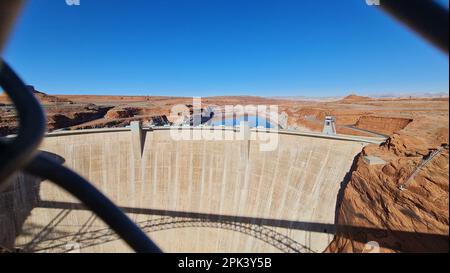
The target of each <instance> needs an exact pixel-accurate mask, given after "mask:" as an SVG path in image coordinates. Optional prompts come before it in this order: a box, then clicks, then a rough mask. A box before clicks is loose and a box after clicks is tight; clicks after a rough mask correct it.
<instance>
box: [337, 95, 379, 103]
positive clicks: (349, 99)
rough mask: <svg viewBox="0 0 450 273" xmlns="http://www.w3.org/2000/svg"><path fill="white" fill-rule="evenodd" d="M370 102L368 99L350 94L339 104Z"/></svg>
mask: <svg viewBox="0 0 450 273" xmlns="http://www.w3.org/2000/svg"><path fill="white" fill-rule="evenodd" d="M366 100H372V99H371V98H370V97H364V96H358V95H356V94H350V95H348V96H346V97H344V98H343V99H342V100H341V102H355V101H366Z"/></svg>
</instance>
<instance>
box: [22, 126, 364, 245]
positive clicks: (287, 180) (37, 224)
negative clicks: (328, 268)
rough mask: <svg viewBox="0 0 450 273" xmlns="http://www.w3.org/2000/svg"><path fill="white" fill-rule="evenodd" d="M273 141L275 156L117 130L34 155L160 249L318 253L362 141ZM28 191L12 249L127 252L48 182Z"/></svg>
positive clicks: (256, 143)
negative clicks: (62, 169) (29, 203)
mask: <svg viewBox="0 0 450 273" xmlns="http://www.w3.org/2000/svg"><path fill="white" fill-rule="evenodd" d="M233 134H237V133H233ZM251 134H252V137H253V134H255V132H252V133H251ZM263 134H270V133H263ZM278 137H279V139H278V146H277V148H276V149H275V150H273V151H260V148H259V147H260V144H261V143H260V142H261V141H260V140H258V139H255V140H223V141H214V140H210V141H208V140H184V141H175V140H173V139H172V138H171V136H170V133H169V131H168V130H153V131H151V130H149V131H143V132H142V135H141V136H140V137H136V134H135V133H133V132H132V131H129V130H121V131H111V132H109V131H105V132H96V133H74V134H72V133H67V134H55V135H53V136H48V137H46V138H45V139H44V141H43V143H42V145H41V148H40V149H41V150H44V151H48V152H50V153H53V154H55V156H57V157H59V158H60V159H61V161H64V164H65V165H67V166H69V167H70V168H72V169H74V170H76V171H77V172H78V173H80V174H81V175H83V176H84V177H86V178H88V179H89V180H90V181H91V182H92V183H93V184H94V185H95V186H96V187H97V188H99V189H100V190H101V191H102V192H103V193H105V194H106V195H107V196H108V197H110V198H111V199H112V200H113V201H114V202H115V203H116V204H117V205H118V206H120V207H121V208H122V209H123V210H124V211H125V212H126V213H127V214H128V215H129V216H130V217H131V219H133V220H134V221H135V222H136V223H138V225H139V226H140V227H141V228H143V229H144V230H145V231H146V232H147V233H148V235H149V236H150V237H151V238H152V239H153V240H154V241H155V242H156V243H157V244H158V245H159V246H160V247H161V248H162V249H163V251H166V252H184V251H189V252H320V251H323V250H324V249H325V248H326V246H327V245H328V244H329V242H330V241H331V240H332V238H333V231H332V230H330V228H329V227H330V226H332V225H333V224H334V220H335V207H336V199H337V195H338V192H339V189H340V186H341V182H342V181H343V179H344V177H345V175H346V173H347V172H348V171H349V170H350V167H351V165H352V162H353V159H354V157H355V156H356V155H357V154H358V153H359V152H360V151H361V149H362V147H363V146H364V145H365V144H364V143H363V142H358V141H345V140H340V139H333V138H320V137H311V136H302V135H290V134H281V133H280V134H278ZM22 180H23V179H22ZM22 182H23V181H22ZM25 182H26V181H25ZM29 185H33V187H35V188H36V189H37V190H36V192H37V193H38V196H36V197H35V199H36V200H37V201H36V202H34V201H33V202H34V203H33V207H32V208H30V211H29V213H28V214H29V215H28V216H27V217H26V220H24V223H23V225H22V227H21V228H20V232H18V233H20V234H19V235H17V234H16V235H17V238H16V240H15V244H16V247H18V248H19V249H20V250H21V251H32V252H68V251H73V252H78V251H79V252H127V251H130V249H129V247H128V246H127V245H126V244H125V243H124V242H123V241H121V240H120V239H119V238H118V237H117V236H116V235H115V234H114V232H112V231H111V230H110V229H108V227H107V226H105V224H104V223H103V222H102V221H101V220H100V219H98V218H97V217H96V216H95V215H94V214H93V213H92V212H90V211H89V210H87V209H85V208H84V206H83V205H81V204H80V202H79V201H78V200H76V199H75V198H73V197H72V196H70V194H68V193H66V192H65V191H63V190H61V189H59V188H58V187H57V186H55V185H54V184H52V183H50V182H48V181H41V182H36V181H34V182H33V183H32V184H31V183H30V184H29ZM17 188H18V189H20V187H17ZM18 194H19V196H20V192H19V193H18ZM31 199H32V200H34V199H33V198H31ZM327 229H328V230H327ZM18 230H19V229H18Z"/></svg>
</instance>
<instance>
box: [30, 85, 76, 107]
mask: <svg viewBox="0 0 450 273" xmlns="http://www.w3.org/2000/svg"><path fill="white" fill-rule="evenodd" d="M27 88H28V90H30V91H31V92H32V93H33V94H34V95H35V96H36V98H37V99H38V100H39V101H40V102H41V103H42V104H49V103H58V104H73V102H72V101H70V100H68V99H64V98H60V97H56V96H51V95H47V94H45V93H44V92H41V91H38V90H36V89H35V88H34V86H32V85H27Z"/></svg>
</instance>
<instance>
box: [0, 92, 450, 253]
mask: <svg viewBox="0 0 450 273" xmlns="http://www.w3.org/2000/svg"><path fill="white" fill-rule="evenodd" d="M30 88H31V90H32V91H33V92H34V94H35V95H36V97H37V98H38V99H39V100H40V101H41V103H42V104H43V106H44V108H45V111H46V113H47V122H48V123H47V127H48V131H54V130H58V129H64V130H77V129H86V128H101V127H117V126H126V125H128V124H129V123H130V121H132V120H141V121H143V123H144V126H149V125H165V124H180V123H181V122H183V120H185V117H184V116H183V115H185V114H186V115H189V114H192V104H193V102H192V98H187V97H162V96H93V95H89V96H84V95H47V94H45V93H43V92H39V91H37V90H35V89H34V88H33V87H30ZM177 104H181V105H185V106H186V107H187V108H188V109H190V111H188V113H185V114H180V113H175V114H174V113H172V111H171V110H172V107H173V106H174V105H177ZM238 104H240V105H248V104H254V105H278V106H279V112H280V113H283V115H284V116H285V117H286V118H287V121H286V124H285V128H284V129H291V130H301V131H315V132H318V131H319V132H320V131H321V130H322V127H323V120H324V118H325V116H328V115H331V116H335V117H336V127H337V132H338V133H339V134H347V135H360V136H377V137H380V136H381V137H386V141H385V142H384V143H382V144H381V145H374V144H371V145H368V146H366V147H365V148H364V149H363V150H362V152H361V153H360V154H359V155H357V156H356V158H355V160H354V164H353V166H352V168H351V169H350V170H348V173H347V176H346V180H345V181H344V182H343V184H342V185H341V193H340V196H339V197H338V203H337V204H336V224H337V227H338V232H337V234H336V236H335V238H334V240H333V242H332V243H331V244H330V245H329V247H328V248H327V251H328V252H364V251H365V248H366V243H367V242H368V241H375V242H377V243H378V244H379V245H380V251H382V252H448V246H449V244H448V234H449V210H448V208H449V199H448V197H449V151H448V143H449V127H448V122H449V99H448V97H443V98H384V99H374V98H369V97H362V96H358V95H349V96H347V97H344V98H337V99H336V100H331V101H330V100H325V101H320V100H295V99H283V98H263V97H251V96H230V97H207V98H202V107H207V106H211V105H216V106H223V105H238ZM16 131H17V116H16V113H15V110H14V107H13V105H11V103H10V101H9V100H8V98H7V97H6V96H5V95H0V135H8V134H13V133H15V132H16ZM365 156H376V157H378V158H380V159H382V160H383V162H384V163H382V164H369V163H368V162H367V161H366V160H365ZM349 227H357V228H363V231H356V232H355V230H353V229H351V228H350V229H349Z"/></svg>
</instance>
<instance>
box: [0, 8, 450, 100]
mask: <svg viewBox="0 0 450 273" xmlns="http://www.w3.org/2000/svg"><path fill="white" fill-rule="evenodd" d="M443 2H445V3H447V5H448V0H447V1H443ZM80 4H81V5H80V6H68V5H66V3H65V0H34V1H29V3H28V4H27V6H26V7H25V9H24V11H23V13H22V15H21V17H20V18H19V20H18V22H17V25H16V27H15V29H14V33H13V34H12V36H11V39H10V41H9V43H8V44H7V47H6V50H5V52H4V53H5V59H6V60H7V61H8V62H10V63H11V65H12V66H13V67H14V68H15V69H16V70H17V71H18V72H19V73H20V75H21V76H22V77H23V78H24V80H25V81H26V82H27V83H29V84H32V85H35V87H36V88H37V89H38V90H41V91H44V92H47V93H50V94H118V95H119V94H120V95H178V96H191V95H196V96H207V95H238V94H241V95H243V94H247V95H260V96H339V95H345V94H348V93H349V92H357V93H359V94H379V93H404V92H448V85H449V76H448V73H449V64H448V57H447V56H446V55H444V54H442V53H441V52H440V51H438V50H436V49H435V48H433V47H431V46H430V45H429V44H428V43H427V42H425V41H423V40H422V39H421V38H419V37H417V36H416V35H415V34H413V33H411V32H410V31H409V30H407V29H406V28H404V27H403V26H402V25H400V24H398V23H397V22H396V21H394V20H393V19H392V18H390V17H388V16H386V15H385V14H384V13H382V12H381V11H380V10H378V9H376V8H375V7H371V6H367V5H366V4H365V1H364V0H344V1H334V0H322V1H319V0H309V1H300V0H294V1H283V0H278V1H275V0H273V1H264V0H258V1H250V0H151V1H147V0H129V1H120V0H95V1H94V0H81V2H80Z"/></svg>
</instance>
